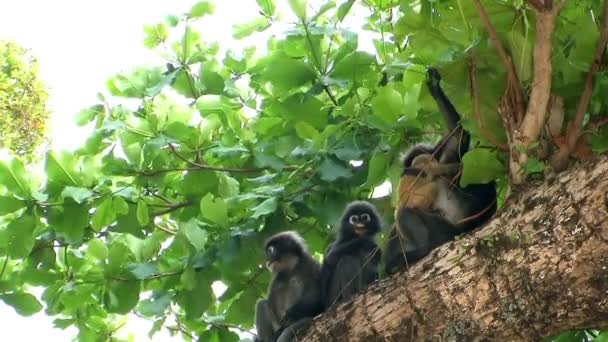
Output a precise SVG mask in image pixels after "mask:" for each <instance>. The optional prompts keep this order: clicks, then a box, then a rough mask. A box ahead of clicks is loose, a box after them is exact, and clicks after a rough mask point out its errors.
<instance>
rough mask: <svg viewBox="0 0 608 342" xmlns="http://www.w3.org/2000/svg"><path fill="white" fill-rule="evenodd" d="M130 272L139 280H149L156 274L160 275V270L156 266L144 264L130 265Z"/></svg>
mask: <svg viewBox="0 0 608 342" xmlns="http://www.w3.org/2000/svg"><path fill="white" fill-rule="evenodd" d="M129 270H130V271H131V273H133V275H134V276H135V278H137V279H139V280H144V279H147V278H149V277H151V276H153V275H154V274H156V273H158V270H157V269H156V265H154V264H151V263H144V264H140V263H132V264H130V265H129Z"/></svg>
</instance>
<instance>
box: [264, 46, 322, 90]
mask: <svg viewBox="0 0 608 342" xmlns="http://www.w3.org/2000/svg"><path fill="white" fill-rule="evenodd" d="M262 77H263V79H264V80H265V81H267V82H270V83H271V84H272V85H273V86H274V87H275V88H276V92H277V93H284V92H287V91H290V90H292V89H294V88H297V87H299V86H302V85H304V84H305V83H306V82H312V81H313V80H314V79H315V72H314V70H313V68H311V67H310V66H309V65H308V64H306V63H304V62H303V61H300V60H297V59H292V58H289V57H285V56H283V55H277V56H274V57H272V58H271V60H270V61H269V63H268V66H267V67H266V69H265V70H264V71H263V73H262Z"/></svg>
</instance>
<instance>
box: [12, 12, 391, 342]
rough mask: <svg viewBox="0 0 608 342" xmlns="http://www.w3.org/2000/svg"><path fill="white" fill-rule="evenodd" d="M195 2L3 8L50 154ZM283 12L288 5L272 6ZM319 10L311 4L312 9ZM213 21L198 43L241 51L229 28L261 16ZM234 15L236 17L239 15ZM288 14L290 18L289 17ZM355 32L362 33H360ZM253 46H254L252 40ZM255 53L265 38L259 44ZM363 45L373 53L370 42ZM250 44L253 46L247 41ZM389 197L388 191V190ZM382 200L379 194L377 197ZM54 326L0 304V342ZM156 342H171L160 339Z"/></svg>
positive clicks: (138, 333) (141, 333) (137, 332)
mask: <svg viewBox="0 0 608 342" xmlns="http://www.w3.org/2000/svg"><path fill="white" fill-rule="evenodd" d="M196 2H197V1H196V0H104V1H93V0H53V1H49V0H14V1H11V0H5V1H2V3H1V4H0V39H9V40H14V41H16V42H17V43H18V44H20V45H22V46H24V47H26V48H29V49H31V50H32V53H33V55H34V56H36V57H37V58H38V60H39V63H40V76H41V78H42V79H43V80H44V81H45V82H46V84H47V85H48V86H49V88H50V89H49V90H50V94H51V98H50V101H49V107H50V109H51V110H52V111H53V115H52V118H51V123H50V135H51V140H52V148H53V149H67V150H73V149H75V148H77V147H78V146H80V145H81V144H82V143H83V142H84V140H85V139H86V137H87V136H88V133H89V132H88V131H87V130H86V129H82V128H78V127H77V126H76V125H75V123H74V117H75V115H76V113H78V112H79V111H80V110H81V109H83V108H85V107H87V106H90V105H92V104H95V103H96V101H97V97H96V94H97V93H98V92H105V82H106V81H107V79H108V78H110V77H111V76H113V75H115V74H116V73H118V72H120V71H126V70H129V69H130V68H131V67H133V66H137V65H142V64H146V63H156V62H158V60H157V59H156V58H157V57H156V55H155V54H154V52H152V51H150V50H148V49H147V48H145V47H144V46H143V43H142V41H143V38H144V33H143V27H144V25H149V24H154V23H156V22H158V21H160V20H162V19H163V18H165V17H166V16H167V15H170V14H180V13H184V12H187V11H188V10H189V9H190V7H191V6H192V5H193V4H194V3H196ZM276 2H277V4H278V5H280V6H281V7H283V8H284V6H285V5H284V4H285V3H286V1H284V0H278V1H276ZM312 2H316V1H314V0H311V1H309V3H312ZM215 5H216V13H215V14H214V15H213V16H212V17H208V18H205V19H204V22H203V27H207V28H208V29H203V30H202V31H201V33H202V38H203V39H204V40H209V41H219V42H221V45H222V47H223V48H224V47H228V48H235V47H240V46H242V45H243V43H242V42H235V41H233V40H232V38H231V34H232V25H233V24H234V23H239V22H243V21H246V20H248V19H250V18H254V17H256V16H258V7H257V4H256V2H255V0H220V1H215ZM237 11H238V12H237ZM286 14H288V13H286ZM357 26H359V25H357ZM254 40H255V39H254ZM257 41H258V44H256V45H258V46H263V45H265V43H266V37H263V36H261V37H259V38H258V39H257ZM360 42H361V43H364V44H365V45H366V46H365V48H366V49H367V50H372V42H371V39H369V37H366V38H364V39H363V40H361V37H360ZM249 43H251V39H250V40H249ZM385 191H386V190H385ZM376 195H380V194H376ZM52 320H53V319H52V318H50V317H48V316H46V315H45V314H44V312H40V313H38V314H36V315H34V316H33V317H27V318H26V317H22V316H19V315H18V314H16V313H15V312H14V311H13V309H12V308H11V307H8V306H6V305H4V304H3V303H2V302H0V324H1V329H2V332H1V336H2V340H21V341H36V340H44V341H46V342H55V341H69V340H71V339H72V338H73V337H74V336H75V334H76V330H75V329H74V328H72V329H68V330H67V331H63V330H59V329H53V328H52ZM150 328H151V322H147V321H143V320H140V319H130V320H129V324H127V326H125V328H124V329H121V332H122V334H119V337H126V336H127V334H129V333H132V334H133V335H134V336H135V340H136V341H145V340H148V338H147V337H146V335H147V332H148V331H149V329H150ZM153 340H154V341H169V340H171V341H174V340H176V338H171V337H169V335H168V334H166V333H157V334H156V335H155V338H154V339H153Z"/></svg>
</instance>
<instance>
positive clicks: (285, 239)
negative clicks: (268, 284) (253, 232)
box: [266, 232, 305, 273]
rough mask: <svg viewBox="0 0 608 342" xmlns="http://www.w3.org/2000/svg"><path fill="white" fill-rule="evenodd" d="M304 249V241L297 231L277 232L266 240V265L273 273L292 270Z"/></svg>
mask: <svg viewBox="0 0 608 342" xmlns="http://www.w3.org/2000/svg"><path fill="white" fill-rule="evenodd" d="M304 251H305V245H304V241H303V239H302V238H301V237H300V236H299V235H298V234H297V233H295V232H283V233H279V234H276V235H274V236H273V237H271V238H270V239H268V240H267V241H266V267H268V269H269V270H270V271H271V272H272V273H276V272H282V271H289V270H292V269H293V268H294V267H295V266H296V264H297V263H298V260H299V258H300V257H301V255H302V253H304Z"/></svg>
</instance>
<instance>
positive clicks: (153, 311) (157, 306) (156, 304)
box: [137, 293, 171, 317]
mask: <svg viewBox="0 0 608 342" xmlns="http://www.w3.org/2000/svg"><path fill="white" fill-rule="evenodd" d="M170 303H171V295H170V294H167V293H165V294H163V295H161V296H158V297H156V296H154V297H153V298H150V299H146V300H143V301H141V302H140V303H139V304H138V305H137V311H138V312H140V313H141V314H142V315H144V316H147V317H153V316H160V315H162V314H163V313H164V312H165V311H166V310H167V308H168V307H169V304H170Z"/></svg>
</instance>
